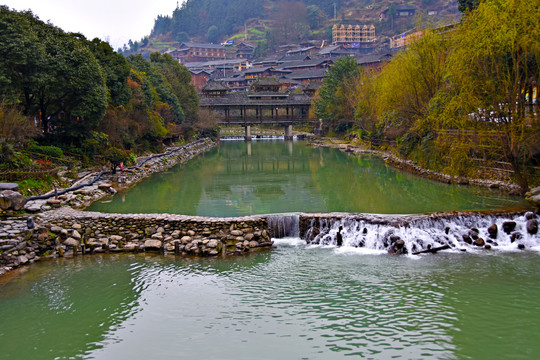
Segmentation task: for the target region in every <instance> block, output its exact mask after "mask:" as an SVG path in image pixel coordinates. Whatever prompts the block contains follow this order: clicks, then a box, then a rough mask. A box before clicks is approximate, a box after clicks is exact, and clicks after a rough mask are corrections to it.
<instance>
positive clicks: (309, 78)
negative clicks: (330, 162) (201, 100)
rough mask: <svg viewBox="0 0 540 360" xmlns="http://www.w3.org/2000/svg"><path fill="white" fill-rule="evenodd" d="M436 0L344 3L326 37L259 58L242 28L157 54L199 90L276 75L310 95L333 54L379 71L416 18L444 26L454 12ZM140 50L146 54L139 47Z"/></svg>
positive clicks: (236, 86) (245, 85) (407, 37)
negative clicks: (172, 63)
mask: <svg viewBox="0 0 540 360" xmlns="http://www.w3.org/2000/svg"><path fill="white" fill-rule="evenodd" d="M353 3H354V2H353ZM413 3H414V2H413ZM422 3H434V2H422ZM435 3H436V4H433V5H432V6H431V7H429V6H427V7H425V6H424V7H422V8H419V7H417V6H414V5H408V4H399V5H396V4H394V3H390V6H388V4H386V5H385V6H381V5H380V4H379V5H377V6H375V5H373V4H371V5H367V6H364V7H359V6H356V7H347V8H344V9H342V12H341V19H339V20H338V19H333V20H332V21H331V23H330V25H328V23H327V24H326V26H327V27H328V28H329V29H330V30H331V40H328V39H305V40H304V41H300V42H298V43H286V44H282V45H277V46H276V47H275V49H274V50H272V51H269V52H267V54H266V56H263V57H256V56H255V55H256V54H257V53H258V51H257V46H258V45H259V43H260V40H256V39H255V40H251V38H252V37H253V36H250V34H251V33H252V31H248V30H247V28H246V30H245V34H243V35H244V36H241V35H242V34H238V35H236V36H232V37H230V38H229V39H230V40H225V41H224V42H222V43H210V42H202V41H200V42H197V41H193V42H191V41H185V42H182V43H179V46H174V47H169V48H167V49H162V50H161V52H162V53H166V54H169V55H170V56H172V57H173V58H174V59H175V60H177V61H179V62H180V63H182V64H183V65H185V66H186V68H187V69H188V70H189V72H190V74H191V77H192V84H193V85H194V86H195V88H196V89H197V92H198V93H202V91H203V88H204V87H205V85H206V84H207V83H208V82H209V81H213V82H216V81H217V82H219V83H220V84H221V85H222V86H225V87H226V88H227V89H228V90H229V91H230V92H240V91H246V90H249V89H250V87H251V86H252V85H253V83H254V82H255V81H256V80H257V79H258V78H261V77H275V78H276V79H277V80H278V81H279V83H280V84H281V89H280V90H290V91H294V90H297V89H304V90H306V92H307V93H309V95H313V94H314V92H315V90H316V89H317V88H318V87H319V86H320V84H321V82H322V80H323V79H324V78H325V76H326V73H327V70H328V68H329V67H331V66H332V64H333V63H334V62H335V61H336V60H337V59H338V58H340V57H346V56H351V57H353V58H355V59H356V61H357V62H358V64H359V65H361V66H362V67H363V68H365V69H378V68H380V67H382V65H384V64H385V63H387V62H389V61H390V59H391V58H392V56H393V54H395V53H396V52H397V51H399V50H400V49H402V48H404V47H406V46H407V45H408V44H409V43H410V42H411V41H412V40H414V39H416V38H418V37H419V36H421V31H418V30H416V29H415V27H414V23H419V19H425V18H427V20H426V21H427V22H436V21H438V23H441V16H442V15H444V16H443V18H444V19H445V20H442V21H443V22H442V23H443V25H438V26H439V27H441V28H443V29H444V28H446V27H447V26H448V23H449V22H450V21H454V20H449V19H452V17H451V16H449V15H448V14H452V13H453V11H456V12H457V7H456V5H455V2H452V1H449V2H435ZM441 4H442V5H441ZM356 5H358V4H356ZM430 9H431V10H430ZM332 23H333V25H332ZM374 24H375V25H374ZM411 26H412V27H411ZM450 26H451V23H450ZM390 27H391V28H390ZM399 30H403V31H402V32H398V31H399ZM378 31H379V32H380V33H379V32H378ZM313 33H315V32H313ZM396 33H397V34H396ZM389 34H390V36H389ZM392 34H395V35H392ZM329 35H330V34H329ZM314 37H316V36H314ZM199 38H200V37H199ZM140 51H141V52H142V53H143V54H144V53H145V49H144V48H143V49H140ZM212 86H214V87H215V84H213V85H212ZM298 91H299V90H298Z"/></svg>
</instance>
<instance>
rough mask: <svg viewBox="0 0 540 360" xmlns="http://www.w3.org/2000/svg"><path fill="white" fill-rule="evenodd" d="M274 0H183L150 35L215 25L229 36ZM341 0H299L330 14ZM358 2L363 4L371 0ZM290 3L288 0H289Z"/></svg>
mask: <svg viewBox="0 0 540 360" xmlns="http://www.w3.org/2000/svg"><path fill="white" fill-rule="evenodd" d="M279 2H280V1H276V0H187V1H186V2H185V3H184V4H183V5H182V7H180V8H177V9H176V10H175V11H174V12H173V14H172V17H169V16H166V17H162V16H160V17H158V19H156V22H155V25H154V29H153V30H152V35H157V34H166V33H168V32H172V33H173V34H175V35H178V34H181V33H185V34H187V35H188V36H189V37H204V36H206V35H207V34H208V30H209V29H210V28H211V27H212V26H215V27H216V28H217V34H218V36H227V35H231V34H233V33H234V32H236V31H238V30H241V29H242V28H243V27H244V25H245V22H246V21H247V20H249V19H254V18H263V19H264V18H265V17H266V15H268V13H269V12H268V11H267V10H272V9H273V8H274V6H275V4H276V3H279ZM344 2H345V1H344V0H334V1H326V0H303V1H301V3H303V4H305V6H310V7H312V10H315V8H313V7H316V10H317V11H321V12H323V13H324V15H325V16H327V17H330V16H331V14H333V9H334V3H335V4H336V9H338V8H341V6H342V3H344ZM358 2H361V3H366V2H371V1H362V0H359V1H358ZM291 3H292V2H291Z"/></svg>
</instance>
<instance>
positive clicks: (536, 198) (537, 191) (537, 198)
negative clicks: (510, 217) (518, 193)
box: [525, 186, 540, 207]
mask: <svg viewBox="0 0 540 360" xmlns="http://www.w3.org/2000/svg"><path fill="white" fill-rule="evenodd" d="M525 200H527V201H528V202H530V203H531V204H533V205H534V206H537V207H540V186H539V187H535V188H534V189H532V190H531V191H529V192H528V193H526V194H525Z"/></svg>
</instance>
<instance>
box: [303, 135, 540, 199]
mask: <svg viewBox="0 0 540 360" xmlns="http://www.w3.org/2000/svg"><path fill="white" fill-rule="evenodd" d="M313 145H314V146H321V147H332V148H336V149H339V150H341V151H343V152H348V153H352V154H373V155H377V156H381V157H382V158H383V160H384V161H385V162H386V163H387V164H389V165H390V166H392V167H395V168H398V169H402V170H404V171H407V172H409V173H412V174H415V175H418V176H421V177H424V178H427V179H431V180H435V181H439V182H443V183H447V184H457V185H475V186H483V187H488V188H490V189H501V190H504V191H506V192H507V193H509V194H513V195H519V194H521V189H520V188H519V186H517V185H515V184H510V183H507V182H504V181H498V180H486V179H468V178H465V177H460V176H452V175H448V174H444V173H440V172H437V171H432V170H428V169H425V168H423V167H421V166H418V165H415V164H414V162H413V161H411V160H404V159H401V158H399V157H397V156H395V155H394V154H393V153H391V152H389V151H380V150H372V149H365V148H363V147H361V146H356V145H349V144H345V143H343V142H341V141H337V140H332V141H330V140H328V141H315V142H313ZM536 205H537V206H538V205H540V202H539V203H538V204H536Z"/></svg>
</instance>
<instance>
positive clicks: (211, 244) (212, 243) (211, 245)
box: [206, 240, 218, 249]
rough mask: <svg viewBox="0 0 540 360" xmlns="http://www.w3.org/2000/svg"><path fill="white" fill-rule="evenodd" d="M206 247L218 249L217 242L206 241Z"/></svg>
mask: <svg viewBox="0 0 540 360" xmlns="http://www.w3.org/2000/svg"><path fill="white" fill-rule="evenodd" d="M206 246H207V247H209V248H212V249H215V248H217V247H218V241H217V240H210V241H208V243H207V244H206Z"/></svg>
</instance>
